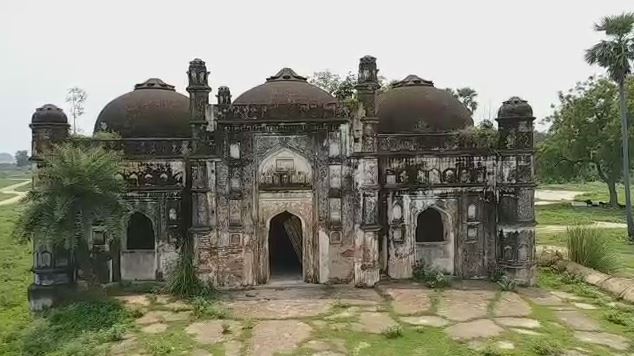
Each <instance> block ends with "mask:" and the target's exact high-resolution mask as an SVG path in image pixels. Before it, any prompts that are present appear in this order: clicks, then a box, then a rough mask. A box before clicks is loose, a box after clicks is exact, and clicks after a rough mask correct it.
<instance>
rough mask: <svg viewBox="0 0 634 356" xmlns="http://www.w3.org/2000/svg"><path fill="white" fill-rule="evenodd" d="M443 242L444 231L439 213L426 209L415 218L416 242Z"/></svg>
mask: <svg viewBox="0 0 634 356" xmlns="http://www.w3.org/2000/svg"><path fill="white" fill-rule="evenodd" d="M442 241H445V229H444V226H443V224H442V216H441V215H440V212H439V211H438V210H436V209H433V208H428V209H427V210H425V211H423V212H422V213H420V214H418V218H416V242H442Z"/></svg>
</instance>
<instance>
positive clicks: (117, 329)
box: [108, 324, 127, 341]
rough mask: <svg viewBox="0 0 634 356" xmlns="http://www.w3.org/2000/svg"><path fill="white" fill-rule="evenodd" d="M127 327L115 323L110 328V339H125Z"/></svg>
mask: <svg viewBox="0 0 634 356" xmlns="http://www.w3.org/2000/svg"><path fill="white" fill-rule="evenodd" d="M126 330H127V327H126V326H125V325H122V324H114V325H113V326H112V327H110V329H108V341H120V340H123V336H124V335H125V332H126Z"/></svg>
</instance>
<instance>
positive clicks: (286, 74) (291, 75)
mask: <svg viewBox="0 0 634 356" xmlns="http://www.w3.org/2000/svg"><path fill="white" fill-rule="evenodd" d="M282 80H294V81H301V82H305V81H306V77H302V76H301V75H299V74H297V73H295V71H294V70H292V69H290V68H288V67H285V68H282V69H280V71H279V72H277V74H275V75H273V76H270V77H268V78H266V81H267V82H274V81H282Z"/></svg>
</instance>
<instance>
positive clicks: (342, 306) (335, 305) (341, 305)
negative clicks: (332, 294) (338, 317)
mask: <svg viewBox="0 0 634 356" xmlns="http://www.w3.org/2000/svg"><path fill="white" fill-rule="evenodd" d="M349 306H350V304H348V303H344V302H342V301H341V299H337V300H335V302H334V303H333V304H332V307H333V308H335V309H345V308H347V307H349Z"/></svg>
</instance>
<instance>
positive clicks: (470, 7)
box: [0, 0, 634, 153]
mask: <svg viewBox="0 0 634 356" xmlns="http://www.w3.org/2000/svg"><path fill="white" fill-rule="evenodd" d="M0 1H1V3H0V152H4V151H6V152H10V153H14V152H15V151H16V150H18V149H28V148H29V147H30V130H29V128H28V123H29V121H30V118H31V115H32V113H33V111H34V109H35V108H36V107H39V106H41V105H43V104H46V103H53V104H56V105H58V106H63V107H64V109H65V110H66V111H67V112H68V108H67V107H66V104H65V103H64V97H65V93H66V90H67V89H68V88H69V87H72V86H79V87H81V88H84V89H85V90H86V91H87V92H88V101H87V108H86V114H85V115H84V116H83V117H82V118H81V121H80V128H81V129H82V131H83V132H84V133H91V132H92V127H93V124H94V121H95V119H96V117H97V115H98V114H99V111H100V110H101V108H102V107H103V106H104V105H105V104H106V103H108V102H109V101H110V100H112V99H113V98H115V97H116V96H119V95H121V94H123V93H125V92H128V91H130V90H132V89H133V87H134V84H136V83H139V82H142V81H144V80H145V79H147V78H149V77H159V78H161V79H163V80H164V81H166V82H167V83H170V84H173V85H175V86H176V89H177V90H178V91H180V92H182V93H186V92H185V86H186V79H187V78H186V75H185V71H186V70H187V66H188V63H189V61H190V60H191V59H193V58H194V57H200V58H202V59H203V60H205V61H206V62H207V66H208V68H209V69H210V71H211V74H210V78H211V82H212V83H211V84H212V87H213V88H214V92H213V93H212V95H215V92H216V89H217V87H218V86H220V85H227V86H229V87H230V88H231V91H232V93H233V96H234V98H235V97H237V96H238V95H239V94H240V93H242V92H243V91H244V90H246V89H248V88H250V87H252V86H255V85H257V84H260V83H262V82H263V81H264V80H265V78H266V77H268V76H270V75H272V74H274V73H275V72H276V71H277V70H279V69H280V68H282V67H284V66H288V67H291V68H293V69H294V70H295V71H296V72H298V73H299V74H301V75H310V74H312V73H313V72H315V71H320V70H325V69H329V70H331V71H333V72H337V73H341V74H344V73H346V72H347V71H353V72H356V70H357V65H358V60H359V58H360V57H361V56H363V55H366V54H371V55H373V56H375V57H377V59H378V65H379V69H380V74H382V75H383V76H385V77H386V78H388V79H402V78H403V77H405V76H406V75H407V74H410V73H412V74H417V75H419V76H421V77H423V78H425V79H430V80H433V81H434V83H435V85H436V86H437V87H440V88H444V87H454V88H455V87H462V86H471V87H473V88H474V89H476V90H477V92H478V93H479V97H478V98H479V102H480V109H479V110H478V111H477V112H476V114H475V116H474V117H475V119H476V121H479V120H480V119H482V118H483V117H487V116H489V111H490V112H491V115H492V116H493V117H494V116H495V112H496V110H497V107H498V106H499V105H500V104H501V102H502V101H503V100H505V99H507V98H508V97H510V96H513V95H519V96H521V97H523V98H524V99H526V100H528V101H529V102H530V103H531V104H532V105H533V108H534V111H535V114H536V116H537V117H538V119H541V118H542V117H544V116H546V115H548V114H549V113H550V112H551V109H550V104H551V103H554V102H556V99H557V96H556V95H557V91H558V90H562V89H568V88H569V87H571V86H572V85H574V83H575V82H576V81H578V80H583V79H585V78H586V77H587V76H588V75H591V74H594V73H600V72H601V70H600V69H599V68H592V67H590V66H588V65H587V64H586V63H585V62H584V60H583V53H584V49H586V48H588V47H590V46H591V45H592V44H594V43H595V42H596V41H597V40H598V39H599V35H598V34H595V33H593V30H592V24H593V23H594V22H596V21H598V20H599V19H600V18H601V17H602V16H605V15H612V14H618V13H621V12H623V11H634V1H632V0H600V1H598V0H531V1H527V0H522V1H516V0H495V1H494V0H487V1H484V0H480V1H473V0H463V1H457V0H456V1H446V0H445V1H442V2H441V1H398V0H392V1H370V0H361V1H351V0H345V1H344V0H339V1H330V0H319V1H312V2H308V1H297V0H295V1H275V0H268V1H261V0H260V1H255V0H254V1H239V0H225V1H184V0H179V1H159V0H153V1H138V0H135V1H131V0H126V1H119V0H108V1H103V0H102V1H98V2H97V1H87V0H82V1H66V0H55V1H51V0H42V1H29V0H0ZM212 102H214V103H215V97H214V98H213V100H212Z"/></svg>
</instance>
